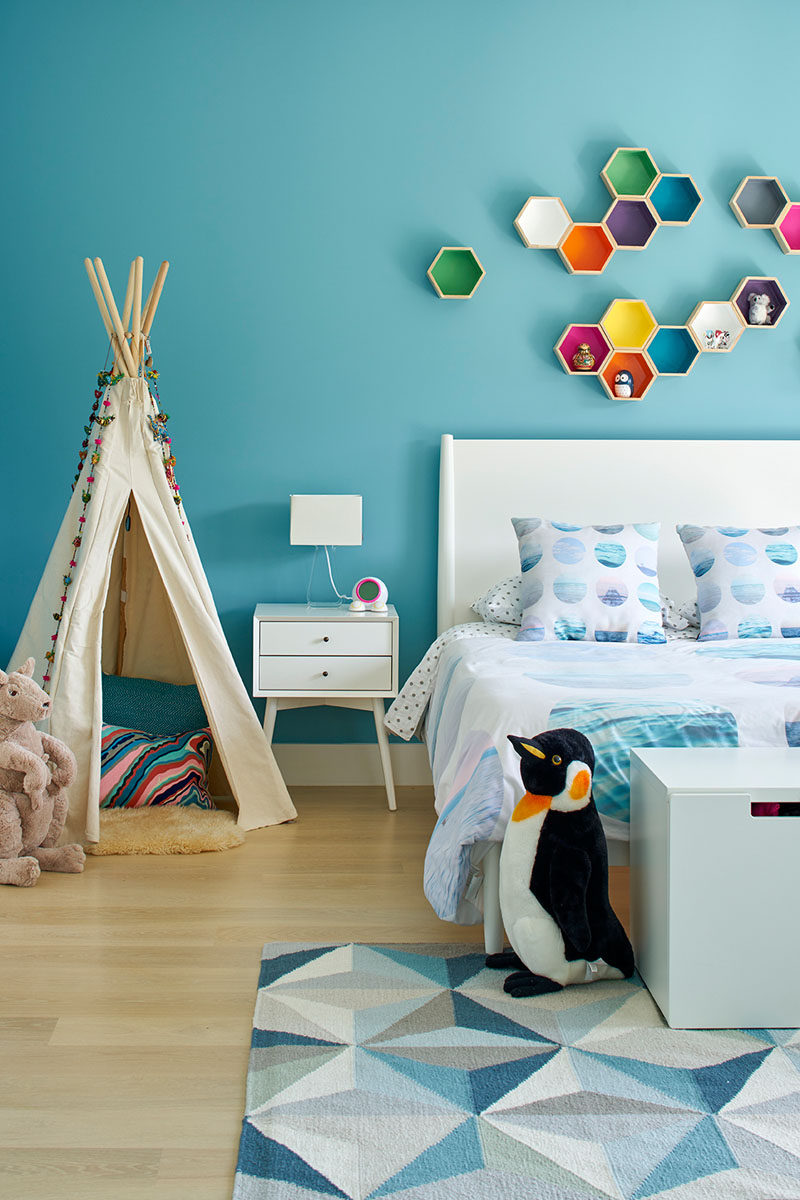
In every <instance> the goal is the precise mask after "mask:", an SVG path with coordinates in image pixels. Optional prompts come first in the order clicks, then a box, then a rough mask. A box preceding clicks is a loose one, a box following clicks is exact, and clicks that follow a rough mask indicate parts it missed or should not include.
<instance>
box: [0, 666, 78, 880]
mask: <svg viewBox="0 0 800 1200" xmlns="http://www.w3.org/2000/svg"><path fill="white" fill-rule="evenodd" d="M33 667H34V662H33V659H32V658H29V659H28V660H27V662H26V663H25V664H24V665H23V666H21V667H20V668H19V670H18V671H12V672H10V673H9V674H8V675H6V674H5V673H4V672H3V671H0V883H11V884H15V885H16V886H17V887H30V886H31V885H32V884H34V883H36V880H37V879H38V878H39V875H40V873H41V872H42V871H68V872H77V871H82V870H83V864H84V862H85V860H86V856H85V854H84V852H83V847H82V846H78V845H71V846H57V845H56V842H57V841H58V839H59V837H60V836H61V833H62V831H63V829H64V822H65V821H66V819H67V810H68V807H69V801H68V799H67V794H66V788H68V787H69V785H70V784H71V783H72V781H73V779H74V778H75V758H74V756H73V754H72V751H71V750H70V749H68V747H67V746H65V745H64V743H63V742H60V741H59V740H58V738H54V737H50V735H49V734H47V733H40V732H39V730H38V729H37V728H36V726H35V725H34V722H35V721H41V720H43V719H44V718H45V717H46V716H48V714H49V711H50V697H49V696H48V695H47V693H46V692H45V691H43V690H42V689H41V688H40V687H39V685H38V684H37V683H34V681H33V678H32V676H33Z"/></svg>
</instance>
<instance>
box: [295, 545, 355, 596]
mask: <svg viewBox="0 0 800 1200" xmlns="http://www.w3.org/2000/svg"><path fill="white" fill-rule="evenodd" d="M324 549H325V559H326V561H327V563H328V578H329V579H330V581H331V587H332V588H333V591H334V594H335V595H336V597H337V598H338V599H339V600H351V599H352V597H351V596H343V595H342V593H341V592H340V591H339V589H338V588H337V586H336V584H335V582H334V579H333V567H332V566H331V556H330V552H329V550H328V547H327V546H325V547H324ZM318 553H319V546H315V547H314V557H313V558H312V560H311V572H310V574H309V576H308V587H307V588H306V604H308V605H310V604H311V589H312V586H313V583H314V567H315V565H316V561H317V554H318Z"/></svg>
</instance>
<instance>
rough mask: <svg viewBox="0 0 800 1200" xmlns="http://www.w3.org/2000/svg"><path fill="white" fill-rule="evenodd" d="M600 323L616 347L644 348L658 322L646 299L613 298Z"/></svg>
mask: <svg viewBox="0 0 800 1200" xmlns="http://www.w3.org/2000/svg"><path fill="white" fill-rule="evenodd" d="M600 324H601V326H602V327H603V330H604V332H605V334H606V336H607V337H608V338H609V339H610V341H611V344H612V346H613V347H614V349H624V350H642V349H644V347H645V346H646V345H647V343H648V341H649V339H650V338H651V337H652V335H653V332H654V330H655V328H656V325H657V322H656V319H655V317H654V316H653V314H652V313H651V311H650V309H649V307H648V306H647V304H646V303H645V302H644V300H612V301H611V303H610V304H609V306H608V308H607V309H606V311H605V313H604V314H603V316H602V317H601V319H600Z"/></svg>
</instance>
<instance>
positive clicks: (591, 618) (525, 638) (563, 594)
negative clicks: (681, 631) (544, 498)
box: [512, 517, 666, 644]
mask: <svg viewBox="0 0 800 1200" xmlns="http://www.w3.org/2000/svg"><path fill="white" fill-rule="evenodd" d="M512 523H513V525H514V529H515V530H516V534H517V540H518V542H519V557H520V565H521V567H522V607H523V612H522V624H521V626H520V631H519V633H518V634H517V641H521V642H540V641H595V642H641V643H645V644H656V643H661V642H665V641H666V635H665V633H664V627H663V624H662V620H661V596H660V594H659V590H658V572H657V565H656V559H657V553H658V532H659V525H658V522H657V521H653V522H647V523H640V524H635V525H587V526H580V525H571V524H568V523H566V522H560V521H545V520H543V519H542V518H540V517H513V518H512Z"/></svg>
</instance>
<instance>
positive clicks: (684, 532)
mask: <svg viewBox="0 0 800 1200" xmlns="http://www.w3.org/2000/svg"><path fill="white" fill-rule="evenodd" d="M677 530H678V536H679V537H680V539H681V541H682V542H683V548H684V550H685V551H686V554H687V556H688V558H689V564H690V566H691V568H692V570H693V571H694V576H695V579H696V581H697V607H698V608H699V610H700V634H699V636H698V639H697V640H698V641H700V642H710V641H716V642H719V641H727V640H728V639H729V638H779V637H785V638H794V637H800V566H799V565H798V549H799V548H800V526H797V525H794V526H789V525H783V526H780V527H779V528H775V529H742V528H741V527H739V526H731V525H716V526H715V525H678V526H677Z"/></svg>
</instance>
